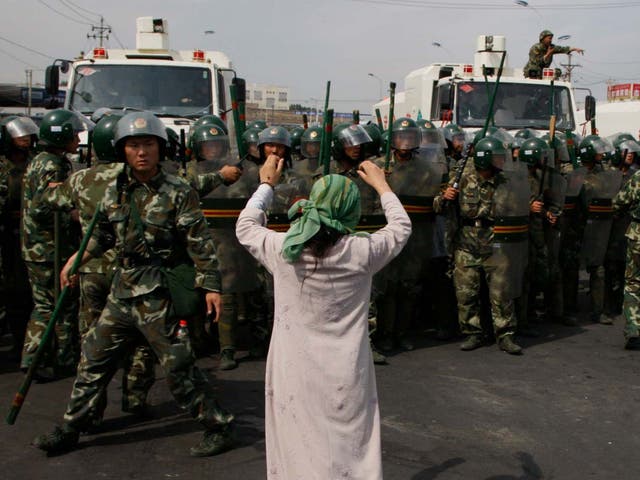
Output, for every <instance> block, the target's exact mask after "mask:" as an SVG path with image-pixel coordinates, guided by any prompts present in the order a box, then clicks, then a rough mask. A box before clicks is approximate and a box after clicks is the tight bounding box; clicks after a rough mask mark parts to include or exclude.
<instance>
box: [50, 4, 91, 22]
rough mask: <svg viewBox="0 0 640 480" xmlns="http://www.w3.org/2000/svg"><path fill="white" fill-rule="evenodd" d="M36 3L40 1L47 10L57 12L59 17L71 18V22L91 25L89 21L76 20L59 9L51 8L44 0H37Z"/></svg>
mask: <svg viewBox="0 0 640 480" xmlns="http://www.w3.org/2000/svg"><path fill="white" fill-rule="evenodd" d="M38 3H41V4H42V5H44V6H45V7H47V8H48V9H49V10H51V11H53V12H55V13H57V14H58V15H60V16H61V17H64V18H66V19H67V20H71V21H72V22H75V23H79V24H80V25H91V24H90V23H87V22H81V21H80V20H76V19H75V18H72V17H70V16H69V15H66V14H64V13H62V12H61V11H60V10H56V9H55V8H53V7H52V6H51V5H49V4H48V3H46V2H45V1H44V0H38Z"/></svg>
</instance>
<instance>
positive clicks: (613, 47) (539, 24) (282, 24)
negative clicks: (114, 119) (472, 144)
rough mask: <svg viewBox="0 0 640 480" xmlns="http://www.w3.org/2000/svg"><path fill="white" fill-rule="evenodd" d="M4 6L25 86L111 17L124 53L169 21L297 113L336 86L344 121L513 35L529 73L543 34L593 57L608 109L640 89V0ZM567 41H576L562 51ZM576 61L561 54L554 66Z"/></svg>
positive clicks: (83, 45) (175, 38) (587, 73)
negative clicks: (623, 88) (428, 70)
mask: <svg viewBox="0 0 640 480" xmlns="http://www.w3.org/2000/svg"><path fill="white" fill-rule="evenodd" d="M0 1H1V2H2V4H3V7H4V8H3V15H2V16H0V65H1V67H0V82H2V83H5V82H11V83H14V82H16V83H19V82H24V81H25V69H32V70H33V79H34V82H42V81H43V77H44V68H45V67H46V66H47V65H48V64H50V63H51V61H52V60H53V59H55V58H67V59H69V58H73V57H74V56H76V55H77V54H78V53H79V52H80V51H89V50H90V49H91V48H93V47H94V46H95V45H96V44H97V40H94V39H91V38H87V34H88V33H91V24H93V25H98V24H99V15H101V16H103V17H104V19H105V23H107V24H108V25H110V26H111V28H112V34H111V36H110V38H109V40H108V41H107V45H108V46H110V47H113V48H120V46H121V45H124V46H125V47H127V48H133V47H134V46H135V19H136V17H139V16H153V17H161V18H166V19H167V20H168V24H169V34H170V40H169V41H170V45H171V48H173V49H176V50H191V49H195V48H201V49H203V50H219V51H222V52H224V53H226V54H227V55H228V56H229V57H230V58H231V60H232V62H233V64H234V67H235V69H236V71H237V73H238V75H239V76H241V77H244V78H245V79H246V80H247V82H250V83H253V82H255V83H271V84H276V85H282V86H288V87H290V96H289V97H290V102H291V103H301V104H304V105H310V106H313V105H314V100H312V99H314V98H316V99H323V98H324V94H325V88H326V82H327V80H330V81H331V102H330V106H331V107H332V108H334V109H335V110H336V111H340V112H349V111H351V110H352V109H354V108H358V109H360V110H361V111H363V112H370V111H371V105H372V104H373V103H375V102H376V101H378V99H379V95H380V85H381V83H382V85H383V90H384V91H386V89H387V88H388V84H389V82H390V81H394V82H396V83H397V85H398V91H402V90H403V86H404V77H405V76H406V75H407V74H408V73H409V72H410V71H412V70H415V69H417V68H420V67H422V66H426V65H428V64H430V63H433V62H465V63H472V62H473V53H474V50H475V45H476V38H477V36H478V35H481V34H492V35H504V36H505V37H506V46H507V51H508V58H509V63H510V65H511V66H513V67H517V68H522V67H523V66H524V64H525V63H526V61H527V57H528V51H529V48H530V47H531V45H532V44H533V43H535V42H537V41H538V35H539V33H540V31H541V30H543V29H550V30H551V31H553V32H554V34H555V38H554V40H555V43H562V44H565V45H571V46H575V47H580V48H583V49H584V50H585V54H584V56H579V55H576V54H574V55H573V63H578V64H579V65H581V67H578V68H576V69H575V70H574V71H573V80H574V82H573V83H574V86H576V87H581V88H589V89H591V91H592V92H593V94H594V95H595V96H596V98H597V99H598V101H605V100H606V84H607V81H612V82H613V83H626V82H634V81H635V82H640V53H639V51H638V48H637V46H638V41H639V40H640V34H639V33H638V19H639V18H640V1H630V0H623V1H609V0H600V1H596V0H561V1H552V0H543V1H535V0H530V1H529V2H524V1H519V2H518V1H513V0H475V1H472V0H443V1H430V0H173V1H167V0H129V1H123V0H110V1H104V0H100V1H98V0H0ZM518 3H521V4H527V5H518ZM208 30H213V31H214V32H215V33H213V34H211V33H207V34H205V31H208ZM562 35H570V36H571V38H570V39H569V40H567V41H564V42H559V41H558V37H560V36H562ZM438 45H439V46H438ZM566 60H567V57H566V56H565V55H557V56H556V60H555V62H554V64H555V65H554V66H559V65H558V64H559V63H566ZM369 73H373V74H374V75H375V77H372V76H369V75H368V74H369ZM320 104H321V103H320Z"/></svg>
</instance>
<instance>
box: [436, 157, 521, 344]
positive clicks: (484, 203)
mask: <svg viewBox="0 0 640 480" xmlns="http://www.w3.org/2000/svg"><path fill="white" fill-rule="evenodd" d="M505 182H506V179H505V177H504V175H503V174H502V173H501V172H498V173H496V175H495V176H494V177H492V178H489V179H486V180H485V179H483V178H482V177H480V175H479V174H478V173H477V171H476V169H475V167H474V166H473V163H472V162H469V163H467V167H466V168H465V171H464V174H463V176H462V179H461V181H460V193H459V194H458V197H457V200H456V202H450V203H448V204H447V208H456V206H458V208H459V212H460V219H461V220H460V221H461V224H462V225H461V227H460V228H459V229H458V230H457V232H456V237H455V239H454V242H453V244H454V248H455V252H454V265H455V266H454V271H453V281H454V285H455V288H456V298H457V300H458V321H459V324H460V330H461V332H462V333H463V334H465V335H472V334H480V333H482V326H481V300H480V284H481V280H482V275H484V276H485V279H486V282H487V285H488V287H489V302H490V307H491V313H492V317H493V328H494V333H495V335H496V337H497V338H501V337H503V336H505V335H509V334H513V333H514V332H515V325H516V320H515V308H514V301H513V297H511V295H509V294H508V292H507V290H506V284H505V279H504V278H502V276H501V275H500V273H498V272H499V271H500V268H498V267H496V266H495V265H493V264H492V262H491V257H492V255H493V236H494V234H493V228H492V226H490V225H489V223H491V222H494V221H495V218H496V217H495V208H496V205H495V202H494V201H493V197H494V193H495V191H496V189H497V188H498V187H499V186H500V185H502V184H504V183H505ZM450 184H453V179H452V180H451V182H450ZM442 206H443V198H442V196H438V197H436V198H435V200H434V208H435V209H436V211H441V210H442V208H443V207H442ZM476 220H477V221H478V222H479V224H478V225H475V224H474V225H469V224H465V221H467V222H468V221H476ZM482 222H486V223H485V224H482Z"/></svg>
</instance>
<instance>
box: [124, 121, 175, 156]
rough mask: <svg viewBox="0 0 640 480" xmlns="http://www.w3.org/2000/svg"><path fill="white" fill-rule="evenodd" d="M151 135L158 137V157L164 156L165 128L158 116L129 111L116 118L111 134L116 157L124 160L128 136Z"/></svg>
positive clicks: (165, 146)
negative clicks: (118, 118) (116, 121)
mask: <svg viewBox="0 0 640 480" xmlns="http://www.w3.org/2000/svg"><path fill="white" fill-rule="evenodd" d="M147 136H153V137H156V138H157V139H158V144H159V149H160V159H161V160H163V159H164V158H165V156H166V152H165V150H166V148H167V140H168V137H167V129H166V127H165V126H164V123H162V120H160V119H159V118H158V117H156V116H155V115H154V114H153V113H151V112H131V113H127V114H126V115H125V116H124V117H122V118H121V119H120V120H118V123H117V124H116V127H115V133H114V135H113V142H114V145H115V147H116V153H117V155H118V159H121V160H125V158H126V157H125V154H124V144H125V141H126V139H127V138H129V137H147Z"/></svg>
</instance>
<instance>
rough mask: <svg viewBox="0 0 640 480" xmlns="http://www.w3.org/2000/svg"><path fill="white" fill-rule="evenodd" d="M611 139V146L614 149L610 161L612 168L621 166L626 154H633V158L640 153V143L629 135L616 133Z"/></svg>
mask: <svg viewBox="0 0 640 480" xmlns="http://www.w3.org/2000/svg"><path fill="white" fill-rule="evenodd" d="M612 137H613V138H612V141H613V146H614V147H615V149H616V155H615V157H614V158H612V159H611V163H612V164H613V165H614V166H619V165H620V164H622V162H624V160H625V157H626V155H627V154H629V153H633V154H634V156H637V155H638V152H640V143H638V142H637V141H636V139H635V138H633V135H631V134H630V133H618V134H615V135H612Z"/></svg>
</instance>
